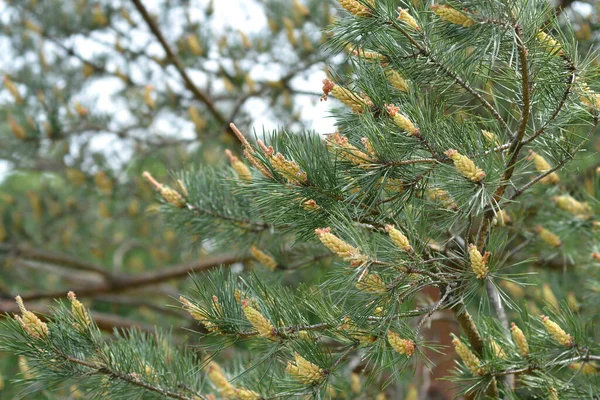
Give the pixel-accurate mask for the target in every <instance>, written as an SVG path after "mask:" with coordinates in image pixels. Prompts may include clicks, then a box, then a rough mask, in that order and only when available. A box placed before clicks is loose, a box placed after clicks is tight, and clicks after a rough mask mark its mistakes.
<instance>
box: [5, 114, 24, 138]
mask: <svg viewBox="0 0 600 400" xmlns="http://www.w3.org/2000/svg"><path fill="white" fill-rule="evenodd" d="M8 125H9V126H10V131H11V132H12V133H13V135H14V136H15V137H16V138H17V139H20V140H25V139H27V131H26V130H25V128H23V126H22V125H21V124H19V122H17V120H16V119H15V118H14V117H13V116H12V115H10V116H9V117H8Z"/></svg>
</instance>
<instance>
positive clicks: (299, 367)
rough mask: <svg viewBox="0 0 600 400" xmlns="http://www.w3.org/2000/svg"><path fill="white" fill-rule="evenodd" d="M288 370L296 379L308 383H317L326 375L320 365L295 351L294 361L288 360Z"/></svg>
mask: <svg viewBox="0 0 600 400" xmlns="http://www.w3.org/2000/svg"><path fill="white" fill-rule="evenodd" d="M286 371H287V373H288V374H290V375H292V376H293V377H294V378H295V379H296V380H298V381H300V382H302V383H305V384H307V385H309V384H313V383H317V382H319V381H321V380H322V379H323V378H324V376H325V373H324V371H323V370H322V369H321V368H319V366H318V365H315V364H313V363H311V362H310V361H308V360H307V359H305V358H304V357H302V356H301V355H300V354H298V353H296V352H294V362H293V363H292V362H288V365H287V368H286Z"/></svg>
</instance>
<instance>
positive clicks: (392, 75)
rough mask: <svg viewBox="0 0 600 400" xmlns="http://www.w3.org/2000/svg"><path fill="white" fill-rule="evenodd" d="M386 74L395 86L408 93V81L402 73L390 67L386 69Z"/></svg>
mask: <svg viewBox="0 0 600 400" xmlns="http://www.w3.org/2000/svg"><path fill="white" fill-rule="evenodd" d="M385 76H386V77H387V79H388V81H389V82H390V83H391V84H392V86H393V87H395V88H396V89H398V90H400V91H402V92H404V93H408V89H409V86H408V81H407V80H406V79H404V78H403V77H402V75H400V73H398V72H397V71H395V70H393V69H388V70H387V71H385Z"/></svg>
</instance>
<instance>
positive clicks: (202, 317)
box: [179, 296, 219, 332]
mask: <svg viewBox="0 0 600 400" xmlns="http://www.w3.org/2000/svg"><path fill="white" fill-rule="evenodd" d="M179 301H181V303H182V304H183V308H184V309H185V310H186V311H187V312H188V313H190V315H191V316H192V318H194V319H195V320H196V321H199V322H200V323H201V324H202V325H204V327H205V328H206V330H208V331H209V332H218V331H219V328H218V327H217V325H216V324H214V323H212V322H210V321H208V319H209V315H208V313H207V312H206V310H203V309H201V308H200V307H198V306H196V305H194V304H192V303H191V302H190V301H189V300H188V299H186V298H185V297H183V296H179Z"/></svg>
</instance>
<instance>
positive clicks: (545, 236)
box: [535, 225, 562, 247]
mask: <svg viewBox="0 0 600 400" xmlns="http://www.w3.org/2000/svg"><path fill="white" fill-rule="evenodd" d="M535 230H536V232H537V234H538V236H539V237H540V238H541V239H542V240H543V241H544V242H546V243H547V244H548V245H550V246H552V247H560V245H561V244H562V241H561V240H560V238H559V237H558V236H557V235H556V234H555V233H553V232H551V231H549V230H548V229H546V228H543V227H541V226H539V225H538V226H536V228H535Z"/></svg>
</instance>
